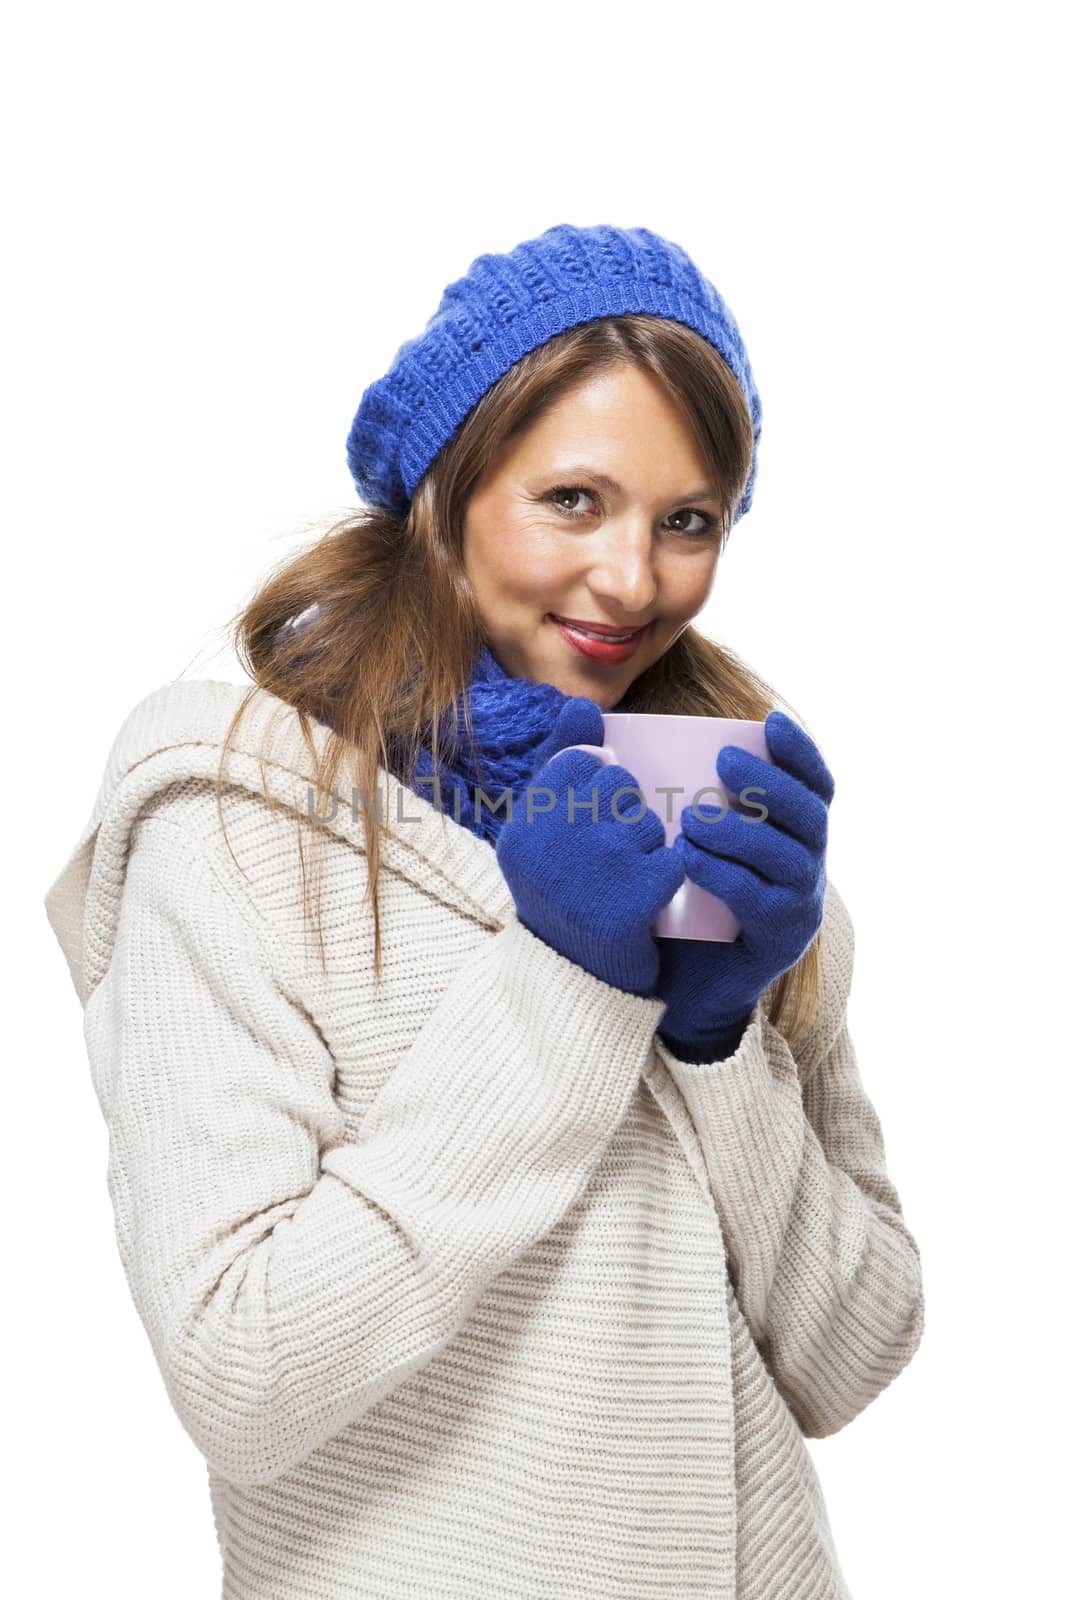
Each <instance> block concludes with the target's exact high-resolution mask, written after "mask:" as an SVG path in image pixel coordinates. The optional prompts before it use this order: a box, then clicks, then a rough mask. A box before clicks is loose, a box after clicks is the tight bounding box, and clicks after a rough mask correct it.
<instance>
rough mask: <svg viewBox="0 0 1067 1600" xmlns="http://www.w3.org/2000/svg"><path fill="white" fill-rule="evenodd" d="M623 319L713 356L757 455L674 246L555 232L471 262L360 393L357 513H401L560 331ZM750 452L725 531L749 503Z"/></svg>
mask: <svg viewBox="0 0 1067 1600" xmlns="http://www.w3.org/2000/svg"><path fill="white" fill-rule="evenodd" d="M627 311H647V312H651V313H652V314H653V315H656V316H661V317H672V318H673V319H674V320H675V321H676V322H683V323H685V324H686V325H687V326H688V327H690V328H694V329H695V330H696V332H697V333H699V334H701V335H703V337H704V338H705V339H706V340H707V341H708V343H709V344H711V345H713V346H714V347H715V349H716V350H718V351H719V353H720V354H721V355H722V357H723V358H724V360H725V361H726V362H727V364H728V365H729V367H730V370H731V372H732V373H733V375H734V377H735V378H736V379H737V381H738V384H739V385H740V387H741V390H742V392H743V394H744V396H745V400H746V402H747V404H748V410H749V415H750V417H751V418H752V427H753V432H754V435H755V444H756V446H758V444H759V437H760V424H761V418H762V407H761V405H760V397H759V394H758V392H757V390H756V386H755V384H754V383H753V381H752V372H751V369H750V367H749V361H748V352H747V351H746V349H745V346H744V343H743V342H742V339H741V335H740V333H739V332H738V328H737V323H736V322H735V321H734V317H733V314H732V312H731V311H730V309H729V307H728V306H727V305H726V304H725V303H724V301H723V299H722V296H721V295H720V294H719V292H718V290H717V289H716V288H715V287H714V285H713V284H711V283H709V282H708V280H707V278H705V277H704V276H703V274H702V273H701V272H700V271H699V269H698V268H697V267H696V266H695V265H694V263H693V261H692V260H691V259H690V257H689V256H688V255H687V254H686V252H685V251H684V250H683V249H682V247H681V245H677V244H672V243H671V242H670V241H669V240H668V239H664V238H661V237H660V235H659V234H656V233H653V232H651V231H650V230H649V229H648V228H612V227H608V226H606V225H603V226H598V227H590V228H576V227H572V226H571V225H570V224H568V223H560V224H559V225H557V226H556V227H553V228H549V229H548V230H547V231H546V232H545V233H543V234H541V235H540V236H539V237H538V238H536V239H528V240H526V241H524V242H523V243H522V244H518V245H516V246H515V248H514V250H511V251H509V252H508V253H507V254H502V255H496V254H489V255H481V256H478V257H477V258H476V260H475V261H473V262H472V264H471V266H470V268H469V270H468V272H467V274H466V276H465V277H462V278H457V279H456V281H455V282H454V283H450V284H449V285H448V287H447V288H446V290H445V292H444V294H443V295H442V297H441V304H440V305H439V307H438V309H437V311H436V312H435V314H434V315H433V316H432V317H431V318H430V321H429V322H428V323H427V324H426V327H425V329H424V330H423V332H422V333H420V334H419V335H418V336H417V337H416V338H414V339H409V340H407V342H406V343H404V344H402V345H401V346H400V349H399V350H398V351H397V353H396V356H395V358H394V360H393V364H392V366H391V367H390V368H389V371H388V372H387V373H386V374H385V376H384V377H381V378H377V379H376V380H375V381H374V382H373V383H372V384H371V385H370V386H369V388H368V389H366V390H365V391H364V394H363V398H362V400H361V401H360V403H359V410H358V411H357V412H356V415H355V419H354V421H353V423H352V427H351V430H350V432H349V435H348V466H349V470H350V471H351V473H352V476H353V478H354V479H355V482H356V487H357V489H358V490H359V493H360V496H361V498H362V499H363V501H364V502H365V503H366V504H367V505H372V506H381V507H384V508H385V509H386V510H388V511H391V512H393V513H394V514H395V515H396V516H398V517H403V516H405V515H406V514H407V511H408V508H409V507H410V505H411V496H412V494H413V493H414V490H415V486H416V484H417V483H418V481H419V479H420V478H421V477H422V475H423V473H424V472H425V471H426V469H427V467H428V466H429V465H430V463H431V462H432V461H433V459H434V457H435V456H436V455H437V453H438V452H439V451H440V450H441V449H442V448H443V447H444V446H445V445H446V444H447V443H448V441H449V439H451V438H452V436H453V434H454V433H455V432H456V430H457V428H458V427H459V425H460V423H461V422H462V421H463V419H464V417H466V416H467V414H468V412H470V411H471V410H472V409H473V407H474V406H475V405H476V404H477V403H478V401H479V400H480V399H481V397H482V395H484V394H485V392H486V390H487V389H490V388H491V387H492V385H493V384H494V383H495V382H496V381H497V379H498V378H500V377H502V376H503V374H504V373H505V372H507V370H508V369H509V367H512V366H514V365H515V363H516V361H519V360H521V358H522V357H523V356H524V355H526V353H527V351H529V350H533V349H535V348H536V347H537V346H538V345H541V344H545V343H546V342H547V340H549V339H551V338H553V337H554V336H555V335H556V334H557V333H561V332H562V331H563V329H564V328H573V327H575V326H576V325H577V324H578V323H581V322H592V321H594V320H595V319H596V318H598V317H612V316H619V315H621V314H623V313H624V312H627ZM755 481H756V449H755V448H754V449H753V453H752V466H751V469H750V471H749V475H748V481H747V483H746V484H745V489H744V493H743V494H742V497H741V501H740V504H739V505H738V507H737V509H736V511H735V513H734V520H735V522H736V521H737V520H738V519H739V518H740V517H742V516H743V515H744V514H745V512H746V511H747V510H748V508H749V506H750V505H751V503H752V491H753V488H754V485H755Z"/></svg>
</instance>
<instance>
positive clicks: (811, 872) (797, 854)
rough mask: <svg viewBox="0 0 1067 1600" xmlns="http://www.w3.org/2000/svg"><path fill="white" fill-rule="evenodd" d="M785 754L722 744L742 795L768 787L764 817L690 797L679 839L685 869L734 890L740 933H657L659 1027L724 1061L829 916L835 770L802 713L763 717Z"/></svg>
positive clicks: (682, 1051)
mask: <svg viewBox="0 0 1067 1600" xmlns="http://www.w3.org/2000/svg"><path fill="white" fill-rule="evenodd" d="M764 728H765V733H766V738H767V748H768V750H769V751H770V754H771V757H772V759H773V761H774V763H775V765H771V764H770V763H769V762H767V761H764V760H763V759H762V757H760V756H756V755H752V754H751V753H750V752H749V751H747V750H742V749H740V748H739V747H738V746H737V745H724V746H723V748H722V750H721V751H720V752H719V757H718V761H717V763H716V765H717V768H718V775H719V780H720V782H721V783H722V784H725V786H726V787H727V788H729V789H731V790H732V791H733V792H734V793H735V794H738V795H739V794H740V793H741V791H742V790H743V789H744V788H745V786H746V785H748V784H751V785H753V786H756V787H758V788H760V789H761V790H764V791H765V793H764V794H761V795H760V796H759V797H758V798H759V803H760V804H761V805H763V806H765V807H766V809H767V813H768V815H767V817H766V819H764V820H757V819H751V818H750V819H749V820H748V821H745V819H744V817H743V816H742V815H741V814H740V813H738V812H736V811H733V810H729V811H726V812H725V813H724V814H723V815H722V816H721V817H720V819H719V820H718V821H713V820H711V819H710V818H708V815H707V813H708V811H710V810H711V809H712V808H711V807H710V806H708V807H707V809H706V810H705V819H706V820H702V819H701V816H700V807H698V808H697V812H696V813H695V814H694V811H693V807H692V806H685V807H684V808H683V810H682V814H681V817H680V819H679V820H680V826H681V831H680V833H679V834H678V837H677V838H676V839H675V841H674V845H673V846H672V848H674V849H676V850H678V852H679V853H680V854H681V856H682V858H683V860H684V862H685V870H686V875H687V876H688V877H689V878H691V879H692V880H693V882H694V883H697V884H699V885H700V887H701V888H702V889H707V890H709V891H710V893H711V894H715V895H718V896H719V897H720V898H721V899H723V900H725V901H726V903H727V905H728V906H729V907H730V909H731V911H732V912H733V913H734V915H735V916H736V917H737V920H738V921H739V922H740V924H741V932H740V934H739V935H738V937H737V939H736V940H735V941H734V942H733V943H732V944H719V943H716V942H715V941H712V940H704V939H657V941H656V943H657V944H658V945H659V947H660V974H659V980H658V982H657V984H656V993H657V994H658V995H659V996H660V997H661V998H662V999H664V1000H666V1001H667V1009H666V1011H665V1012H664V1014H663V1017H662V1018H661V1020H660V1026H659V1033H660V1036H661V1038H662V1039H663V1040H664V1041H665V1043H666V1044H667V1045H668V1047H669V1048H670V1049H671V1050H672V1051H673V1052H674V1054H675V1055H677V1056H678V1057H679V1058H680V1059H681V1060H685V1061H718V1060H723V1059H725V1058H726V1057H727V1056H729V1055H732V1054H733V1051H734V1050H735V1049H736V1048H737V1046H738V1044H739V1043H740V1041H741V1036H742V1035H743V1033H744V1031H745V1028H746V1026H747V1024H748V1020H749V1016H750V1014H751V1012H752V1009H753V1007H754V1006H755V1004H756V1001H757V1000H758V999H759V997H760V995H761V994H762V993H763V991H764V989H766V988H767V986H768V985H769V984H771V983H773V982H774V980H775V978H777V977H779V976H780V975H781V974H782V973H783V972H787V971H788V970H789V968H790V967H792V966H794V965H795V964H796V963H797V962H798V961H799V960H800V958H801V956H802V955H803V954H804V952H805V950H806V949H807V948H808V945H809V944H810V943H811V942H812V940H813V939H814V938H815V935H816V934H817V933H818V931H819V928H820V927H821V925H822V916H823V896H824V893H825V889H826V845H827V836H828V811H829V806H830V802H831V800H832V799H833V797H834V780H833V778H832V776H831V775H830V771H829V769H828V767H827V766H826V763H825V761H824V760H823V758H822V755H821V754H820V752H819V749H818V746H817V745H816V744H815V742H814V740H813V739H812V738H811V737H810V736H809V735H808V734H807V733H805V732H804V730H803V728H801V727H800V726H799V725H798V724H797V723H796V722H794V720H793V718H792V717H788V716H786V714H785V712H784V711H772V712H771V713H770V715H769V716H768V717H767V720H766V723H765V724H764Z"/></svg>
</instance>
